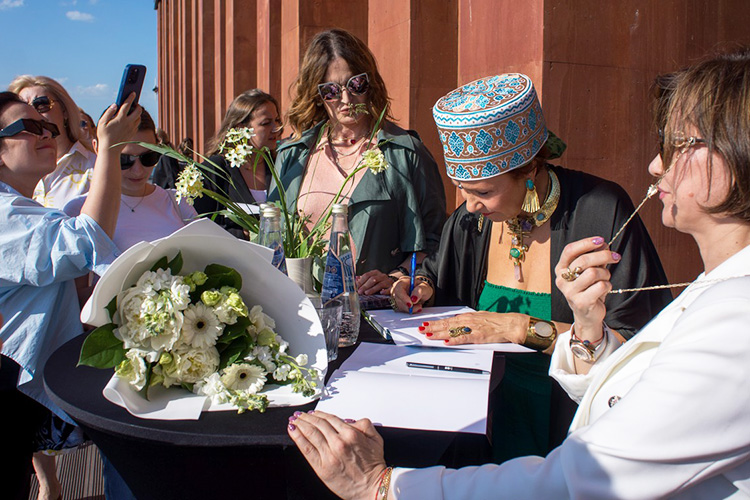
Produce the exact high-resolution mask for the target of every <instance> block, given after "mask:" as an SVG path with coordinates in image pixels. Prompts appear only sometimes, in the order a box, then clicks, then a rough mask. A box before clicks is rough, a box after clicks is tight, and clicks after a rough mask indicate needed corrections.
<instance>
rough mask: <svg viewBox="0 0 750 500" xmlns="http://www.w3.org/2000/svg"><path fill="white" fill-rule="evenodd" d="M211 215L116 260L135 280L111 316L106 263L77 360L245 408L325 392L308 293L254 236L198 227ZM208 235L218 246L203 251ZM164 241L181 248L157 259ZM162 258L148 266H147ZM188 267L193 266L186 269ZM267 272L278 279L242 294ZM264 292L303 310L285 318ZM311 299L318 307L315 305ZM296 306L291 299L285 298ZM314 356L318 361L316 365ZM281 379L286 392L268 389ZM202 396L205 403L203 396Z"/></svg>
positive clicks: (152, 385) (119, 270)
mask: <svg viewBox="0 0 750 500" xmlns="http://www.w3.org/2000/svg"><path fill="white" fill-rule="evenodd" d="M207 224H210V225H213V224H212V223H210V222H208V221H199V222H195V223H193V224H191V226H193V228H191V226H188V227H187V228H184V229H183V230H180V231H178V232H177V233H175V234H174V235H172V236H171V237H168V238H166V239H164V240H159V241H157V242H154V244H151V243H144V244H140V245H136V246H135V247H133V248H132V249H130V250H128V252H126V253H125V254H123V255H122V256H121V257H120V258H118V260H117V261H115V263H113V265H112V268H113V269H111V271H112V272H113V273H114V274H115V275H116V276H117V277H118V278H122V277H123V275H124V274H126V273H127V274H129V277H126V278H125V283H133V282H134V283H133V284H132V285H131V286H126V285H124V284H122V285H121V286H120V290H119V291H117V292H116V293H114V294H113V295H114V298H113V299H111V301H110V302H109V303H108V304H107V306H106V307H105V309H106V313H105V315H106V316H107V317H108V318H107V319H106V320H105V319H104V318H103V317H102V314H101V313H100V312H98V311H97V313H96V314H94V311H95V309H99V308H100V307H101V305H102V304H103V303H104V302H103V299H102V297H103V296H105V295H104V294H106V293H107V292H106V291H104V290H108V291H109V293H110V294H111V293H112V291H113V290H112V285H113V280H112V279H111V276H109V275H110V271H108V272H107V273H105V275H104V277H103V278H102V280H101V281H100V283H99V284H98V285H97V290H96V291H95V293H94V297H92V300H93V301H94V302H95V304H91V303H89V304H87V306H86V308H84V313H83V316H84V318H83V319H84V320H89V321H92V322H93V323H94V324H99V325H100V326H99V327H98V328H97V329H96V330H94V331H93V332H92V333H91V334H90V335H89V336H88V338H87V339H86V340H85V342H84V344H83V347H82V349H81V356H80V360H79V365H88V366H93V367H96V368H115V373H116V377H117V378H118V379H119V381H120V382H122V381H126V382H127V384H128V385H129V386H130V388H131V389H132V390H135V391H139V392H140V394H141V395H142V396H144V397H145V398H146V399H149V396H150V391H152V392H153V391H156V392H159V391H163V390H165V389H168V388H171V387H175V386H177V387H182V388H184V389H187V390H189V391H191V392H192V393H194V394H195V395H197V396H202V397H203V400H207V401H208V402H209V406H211V405H213V406H214V407H218V408H219V409H224V408H226V407H227V406H230V407H233V408H236V409H238V410H239V411H240V412H243V411H245V410H248V409H249V410H259V411H264V410H265V409H266V408H267V407H268V406H269V403H273V402H276V403H277V404H278V403H281V404H295V402H296V404H304V403H306V402H308V401H310V400H311V398H312V397H313V396H316V395H317V394H318V393H319V387H320V382H321V376H322V375H321V373H322V372H323V371H324V370H325V364H322V366H321V359H319V358H320V357H321V352H320V351H321V350H322V356H323V357H324V356H325V344H324V341H323V339H322V329H321V328H320V323H319V322H318V321H317V316H316V315H315V313H314V310H312V306H311V304H309V303H307V304H305V303H304V302H306V299H305V298H304V295H302V296H301V297H297V296H296V295H295V294H294V293H292V294H291V296H290V294H289V293H288V292H287V290H286V288H285V287H291V289H292V290H295V289H297V287H296V286H295V285H294V283H292V282H291V281H289V280H288V279H286V278H285V277H283V276H281V275H279V274H278V272H277V271H276V270H275V269H274V268H273V267H272V266H270V264H269V263H268V262H267V261H266V260H265V259H264V258H262V257H260V256H258V255H255V254H254V252H248V251H247V250H248V248H247V247H248V246H254V245H252V244H250V243H247V242H242V241H240V240H237V239H236V238H234V237H231V235H228V234H227V236H228V237H227V238H224V239H223V240H221V241H217V240H216V238H209V237H208V236H209V235H208V234H205V233H202V232H201V231H200V230H199V231H197V232H196V231H195V228H196V227H198V228H200V229H206V225H207ZM186 229H187V230H188V231H186ZM218 231H221V230H220V229H219V230H218ZM206 242H212V243H209V244H211V248H212V250H211V251H210V252H205V253H204V250H205V249H206ZM217 243H218V244H217ZM183 248H184V249H185V257H186V258H185V259H183V252H182V249H183ZM214 248H216V249H217V250H216V251H214ZM220 248H223V249H224V250H220ZM131 250H132V252H131ZM159 251H164V252H166V253H167V254H168V255H170V256H171V255H174V257H173V258H172V259H171V260H168V259H167V258H166V257H163V256H162V257H161V258H159V259H158V260H156V258H155V254H156V255H158V253H157V252H159ZM170 252H171V253H170ZM211 253H214V254H217V255H215V258H216V261H218V262H227V261H228V262H227V263H229V264H238V267H241V268H242V271H243V273H242V274H241V273H240V272H238V271H237V270H236V269H234V268H232V267H229V266H225V265H223V264H216V263H212V262H209V261H211V260H213V259H212V258H211V257H210V256H209V255H210V254H211ZM207 254H208V255H207ZM243 257H244V258H243ZM121 260H122V261H124V262H125V264H123V263H122V262H121ZM154 260H156V262H155V263H153V264H152V265H151V266H150V267H149V268H148V269H145V270H144V269H143V267H144V265H146V264H147V263H148V262H154ZM207 262H208V263H207ZM186 264H187V265H186ZM128 265H130V266H132V267H131V269H128ZM185 267H189V268H190V269H193V270H192V272H187V273H181V271H182V269H183V268H185ZM269 272H271V274H269ZM107 278H110V279H107ZM245 278H249V279H251V280H253V281H254V283H253V285H251V286H250V287H248V286H247V284H244V285H243V281H245ZM274 278H275V279H274ZM268 279H273V281H274V284H273V285H270V286H268V285H267V284H265V285H266V286H265V287H264V289H263V290H261V291H260V292H261V293H260V294H255V296H254V297H253V298H251V297H248V298H247V299H246V298H243V296H242V295H241V293H242V292H241V291H242V290H243V286H244V288H245V289H248V288H250V289H254V287H255V286H256V285H260V286H263V285H264V282H265V281H266V280H268ZM99 285H102V288H101V289H100V287H99ZM97 292H98V293H97ZM245 295H248V294H245ZM109 296H110V297H111V296H112V295H109ZM259 296H262V297H264V298H265V300H266V301H267V302H266V303H267V304H268V303H269V302H268V301H272V300H273V298H274V297H276V299H277V300H278V301H282V300H289V299H290V298H291V299H292V303H290V304H288V305H289V306H293V308H294V309H298V311H299V313H300V314H299V315H298V317H297V318H294V317H285V318H284V320H283V321H282V322H281V323H282V324H279V325H277V323H276V321H274V319H272V317H271V316H269V315H268V314H266V312H265V311H266V307H265V306H264V305H263V304H261V303H260V301H259V300H257V297H259ZM295 301H298V303H294V302H295ZM271 304H273V305H270V306H269V308H270V309H276V312H277V313H278V317H282V316H290V315H289V314H288V312H287V313H286V314H281V310H280V309H279V308H278V307H275V306H276V304H275V302H271ZM305 306H309V307H310V309H311V310H312V315H310V314H308V313H307V311H306V309H307V308H306V307H305ZM289 309H292V308H291V307H287V308H286V310H287V311H289ZM87 315H88V316H90V317H86V316H87ZM311 320H312V321H311ZM105 321H106V322H105ZM318 330H321V331H318ZM282 331H283V333H284V335H285V336H287V337H288V338H290V339H293V340H295V341H298V342H296V344H297V346H296V347H297V348H296V349H292V346H290V343H289V342H287V340H285V339H284V338H282V336H281V335H279V333H277V332H282ZM299 348H301V349H299ZM293 352H296V353H297V354H296V355H295V354H292V353H293ZM310 356H312V362H313V365H312V366H308V359H309V357H310ZM323 363H325V361H323ZM274 388H275V389H276V390H278V389H281V392H284V395H283V396H284V397H282V398H281V400H279V399H278V398H273V397H272V398H271V399H269V394H271V393H273V392H274ZM295 395H296V396H297V398H296V401H295V397H294V396H295ZM290 397H291V399H290ZM203 400H201V401H200V407H203V406H204V403H203ZM126 406H127V405H126ZM129 409H130V408H129ZM199 411H200V410H199Z"/></svg>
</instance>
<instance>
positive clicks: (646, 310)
mask: <svg viewBox="0 0 750 500" xmlns="http://www.w3.org/2000/svg"><path fill="white" fill-rule="evenodd" d="M550 168H551V169H552V170H553V171H554V172H555V174H557V176H558V178H559V180H560V202H559V204H558V206H557V209H556V210H555V212H554V213H553V214H552V217H551V218H550V224H551V233H552V235H551V248H550V277H551V283H553V284H554V282H555V278H556V277H555V265H556V264H557V262H558V260H560V254H561V253H562V250H563V248H564V247H565V245H566V244H568V243H571V242H573V241H577V240H580V239H583V238H586V237H594V236H601V237H603V238H604V239H605V241H609V240H610V239H611V238H612V236H614V235H615V233H616V232H617V231H618V230H619V229H620V227H622V224H623V223H624V222H625V221H626V220H627V218H628V217H630V215H631V214H632V213H633V210H634V207H633V203H632V202H631V201H630V198H629V197H628V195H627V193H626V192H625V190H623V189H622V188H621V187H620V186H619V185H617V184H615V183H614V182H610V181H607V180H604V179H601V178H599V177H595V176H593V175H590V174H586V173H584V172H578V171H575V170H568V169H563V168H560V167H552V166H550ZM478 220H479V216H478V215H475V214H472V213H470V212H469V211H468V210H467V209H466V203H464V204H463V205H461V206H460V207H459V208H458V209H456V211H455V212H453V214H452V215H451V217H450V218H449V219H448V222H446V224H445V227H444V229H443V235H442V239H441V241H440V249H439V250H438V253H437V254H436V255H432V256H430V257H428V258H427V259H425V261H424V263H423V264H422V269H421V270H420V272H419V274H422V275H425V276H428V277H429V278H431V279H432V280H433V282H434V283H435V286H436V287H437V290H436V293H435V301H436V302H435V303H436V304H437V305H459V304H461V305H468V306H470V307H474V308H476V305H477V302H478V300H479V296H480V294H481V293H482V289H483V287H484V282H485V279H486V277H487V256H488V251H489V242H490V239H489V235H490V228H491V227H492V221H490V220H488V219H486V218H485V220H484V223H483V227H482V231H481V233H480V232H479V229H478ZM612 250H613V251H615V252H617V253H619V254H620V255H622V260H621V261H620V262H619V263H617V264H615V265H613V266H610V271H611V272H612V278H611V282H612V285H613V286H614V288H636V287H643V286H651V285H663V284H666V283H667V278H666V275H665V273H664V269H663V268H662V265H661V261H660V260H659V256H658V254H657V253H656V249H655V248H654V245H653V243H652V241H651V238H650V237H649V235H648V232H647V231H646V227H645V226H644V225H643V222H642V221H641V219H640V218H639V217H638V216H636V217H635V218H633V220H632V221H630V223H629V224H628V226H627V228H626V229H625V230H624V231H623V233H622V234H621V235H620V236H619V237H618V239H617V241H615V242H614V244H613V245H612ZM671 300H672V295H671V293H670V292H669V290H666V289H665V290H654V291H642V292H633V293H624V294H613V295H610V296H609V297H607V316H606V318H605V321H606V322H607V325H609V326H610V327H611V328H613V329H614V330H617V331H618V332H619V333H620V334H622V335H623V336H624V337H625V338H630V337H632V336H633V335H634V334H635V333H636V332H637V331H638V330H639V329H640V328H641V327H643V325H645V324H646V323H647V322H648V321H649V320H650V319H651V318H653V317H654V316H655V315H656V314H657V313H658V312H659V311H661V310H662V309H663V308H664V307H665V306H666V305H667V304H668V303H669V302H671ZM552 319H553V320H555V321H560V322H564V323H572V322H573V313H572V311H571V310H570V308H569V307H568V303H567V301H566V300H565V297H564V296H563V294H562V293H561V292H560V290H559V289H558V288H557V287H555V286H552Z"/></svg>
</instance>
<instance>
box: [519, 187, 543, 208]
mask: <svg viewBox="0 0 750 500" xmlns="http://www.w3.org/2000/svg"><path fill="white" fill-rule="evenodd" d="M521 210H523V211H524V212H526V213H527V214H533V213H534V212H536V211H537V210H539V195H538V194H537V192H536V186H535V185H534V181H532V180H531V179H526V196H524V197H523V204H522V205H521Z"/></svg>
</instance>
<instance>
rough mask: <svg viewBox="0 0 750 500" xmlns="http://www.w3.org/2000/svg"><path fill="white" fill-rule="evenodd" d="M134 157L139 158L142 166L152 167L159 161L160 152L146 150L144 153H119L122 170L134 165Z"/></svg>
mask: <svg viewBox="0 0 750 500" xmlns="http://www.w3.org/2000/svg"><path fill="white" fill-rule="evenodd" d="M136 158H138V159H139V160H141V165H143V166H144V167H153V166H154V165H156V164H157V163H158V162H159V158H161V154H160V153H157V152H156V151H147V152H146V153H141V154H139V155H120V168H121V169H122V170H127V169H129V168H130V167H132V166H133V165H135V159H136Z"/></svg>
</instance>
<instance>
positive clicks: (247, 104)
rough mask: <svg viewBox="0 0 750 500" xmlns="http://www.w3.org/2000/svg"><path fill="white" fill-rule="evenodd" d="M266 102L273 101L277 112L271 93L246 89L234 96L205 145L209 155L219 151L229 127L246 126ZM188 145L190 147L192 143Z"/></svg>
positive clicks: (276, 103)
mask: <svg viewBox="0 0 750 500" xmlns="http://www.w3.org/2000/svg"><path fill="white" fill-rule="evenodd" d="M267 102H271V103H273V105H274V106H276V112H277V113H278V112H279V103H278V102H276V99H274V98H273V96H272V95H271V94H268V93H266V92H263V91H262V90H260V89H250V90H246V91H244V92H243V93H241V94H240V95H238V96H237V97H235V98H234V100H233V101H232V103H231V104H230V105H229V108H228V109H227V113H226V115H224V119H223V120H222V121H221V125H220V126H219V131H218V132H216V135H215V136H214V137H213V138H211V140H210V141H208V144H207V145H206V150H207V151H208V153H209V155H212V154H217V153H218V152H219V147H220V146H221V143H222V142H224V138H225V137H226V135H227V132H229V129H231V128H236V127H241V126H246V125H247V124H248V123H249V122H250V119H251V118H252V116H253V113H255V110H257V109H258V108H259V107H260V106H262V105H263V104H265V103H267ZM191 142H192V141H191ZM190 147H191V149H192V144H191V146H190Z"/></svg>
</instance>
